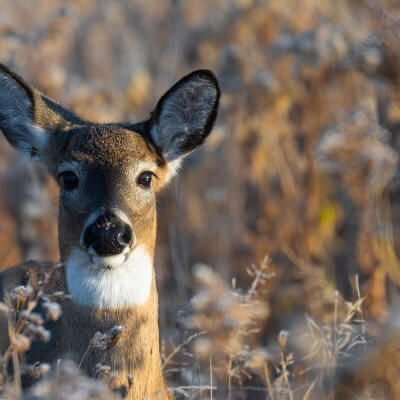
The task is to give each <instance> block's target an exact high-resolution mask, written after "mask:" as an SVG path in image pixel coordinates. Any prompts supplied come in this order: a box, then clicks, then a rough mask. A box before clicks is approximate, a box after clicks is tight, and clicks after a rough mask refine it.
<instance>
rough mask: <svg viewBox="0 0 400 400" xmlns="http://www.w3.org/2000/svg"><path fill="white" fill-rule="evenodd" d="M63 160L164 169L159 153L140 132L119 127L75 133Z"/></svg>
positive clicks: (92, 128) (66, 147)
mask: <svg viewBox="0 0 400 400" xmlns="http://www.w3.org/2000/svg"><path fill="white" fill-rule="evenodd" d="M67 143H68V144H67V146H65V148H64V150H63V151H62V153H63V154H62V155H61V157H60V160H65V159H72V160H75V161H78V162H80V161H83V162H87V163H96V164H99V165H100V164H103V165H107V166H108V167H113V166H115V167H117V166H118V167H120V166H121V165H122V166H123V165H127V167H128V166H129V168H131V167H132V166H134V165H136V164H137V165H139V164H146V163H147V164H148V165H150V164H154V165H155V166H156V167H157V166H161V165H162V162H161V161H160V159H159V157H158V155H157V153H156V152H155V151H154V150H153V149H152V148H151V145H150V144H148V143H147V142H146V140H145V139H144V138H143V137H142V136H141V135H140V134H139V133H137V132H134V131H128V130H125V129H123V128H120V127H112V126H111V127H109V126H105V127H103V126H96V127H89V128H81V129H78V130H76V131H72V133H71V134H70V137H69V138H67Z"/></svg>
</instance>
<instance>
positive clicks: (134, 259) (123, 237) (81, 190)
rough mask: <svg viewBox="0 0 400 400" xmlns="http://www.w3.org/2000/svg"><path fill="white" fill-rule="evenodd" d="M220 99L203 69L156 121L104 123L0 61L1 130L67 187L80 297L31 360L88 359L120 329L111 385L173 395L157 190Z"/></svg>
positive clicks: (111, 358)
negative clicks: (159, 269) (163, 317)
mask: <svg viewBox="0 0 400 400" xmlns="http://www.w3.org/2000/svg"><path fill="white" fill-rule="evenodd" d="M219 95H220V93H219V88H218V83H217V80H216V78H215V77H214V75H213V74H212V73H211V72H210V71H207V70H198V71H194V72H192V73H191V74H189V75H187V76H185V77H184V78H183V79H181V80H180V81H179V82H178V83H176V84H175V85H174V86H173V87H172V88H171V89H170V90H169V91H168V92H167V93H166V94H165V95H164V96H163V97H162V98H161V99H160V100H159V102H158V104H157V106H156V108H155V110H154V111H153V112H152V113H151V117H150V118H149V119H148V120H146V121H144V122H139V123H135V124H128V123H115V124H96V123H92V122H88V121H84V120H82V119H80V118H78V117H77V116H75V115H74V114H73V113H72V112H70V111H68V110H66V109H65V108H64V107H62V106H60V105H59V104H57V103H56V102H54V101H53V100H50V99H49V98H48V97H46V96H44V95H43V94H42V93H40V92H39V91H37V90H36V89H33V88H31V87H30V86H28V85H27V84H26V83H25V82H24V81H23V80H22V79H21V78H20V77H19V76H17V75H16V74H15V73H13V72H11V71H10V70H9V69H8V68H7V67H5V66H3V65H0V128H1V130H2V131H3V133H4V135H5V137H6V138H7V140H8V141H9V142H10V143H11V145H13V146H14V147H15V148H16V149H17V150H19V151H20V152H21V153H23V154H24V155H25V156H27V157H29V158H30V159H34V160H38V161H40V162H41V163H43V164H44V165H45V166H46V167H47V168H48V170H49V173H50V174H51V175H53V176H54V177H55V178H56V179H57V181H58V182H59V185H60V201H59V220H58V226H59V246H60V255H61V261H62V262H63V263H64V265H65V268H64V269H62V272H61V278H60V281H61V282H60V288H61V289H65V291H66V292H68V293H69V295H70V298H69V299H66V300H64V301H63V304H62V307H63V313H62V317H61V319H60V321H59V323H58V325H57V327H58V328H57V329H56V331H55V332H54V333H53V334H54V339H53V340H52V343H51V346H48V348H46V349H45V350H43V347H41V350H40V351H39V350H37V351H35V348H34V347H33V348H32V349H31V351H30V353H29V357H30V361H31V362H33V361H41V362H43V361H46V362H52V361H55V360H57V359H59V358H63V356H64V355H68V356H69V357H72V358H74V359H75V360H76V361H79V360H80V359H81V358H82V355H83V353H84V352H85V350H86V349H87V348H88V344H89V341H90V339H91V338H92V337H93V335H94V334H95V332H97V331H102V332H104V331H107V330H109V329H110V328H111V327H113V326H114V325H122V326H123V328H124V329H123V332H122V335H121V338H120V340H119V342H118V344H117V345H116V346H114V347H113V348H112V349H110V350H109V351H107V358H106V359H104V360H103V363H105V364H108V365H110V366H111V367H112V369H113V370H115V371H117V376H116V378H115V379H114V380H113V388H117V389H118V388H129V389H126V390H125V391H128V393H127V398H129V399H156V398H157V399H167V398H168V399H170V398H172V397H173V396H172V395H171V394H170V392H169V391H168V388H167V386H166V384H165V380H164V377H163V374H162V369H161V360H160V349H159V328H158V297H157V288H156V280H155V271H154V250H155V241H156V203H155V196H156V193H157V192H158V191H159V190H160V189H161V188H162V187H163V186H164V185H165V184H166V183H167V182H168V181H169V180H170V179H171V177H172V176H173V175H174V174H175V172H176V170H177V168H178V166H179V163H180V161H181V159H182V157H184V156H185V155H187V154H188V153H190V152H191V151H192V150H193V149H194V148H195V147H197V146H198V145H200V144H202V143H203V141H204V140H205V139H206V137H207V135H208V134H209V133H210V131H211V128H212V126H213V123H214V121H215V118H216V115H217V109H218V102H219ZM24 274H25V271H23V268H21V267H15V268H12V269H9V270H7V271H5V272H4V273H3V274H2V275H1V276H0V289H1V287H3V292H6V291H7V289H9V288H10V287H12V286H15V285H18V284H20V282H21V279H23V275H24ZM3 295H4V294H3ZM1 329H4V327H3V328H2V327H0V330H1ZM97 362H98V358H97V357H96V356H95V355H94V354H92V353H91V354H89V355H88V356H87V357H85V359H84V360H83V361H82V368H83V370H84V371H85V373H87V374H88V375H93V373H94V367H95V363H97ZM128 375H130V376H131V377H132V378H133V384H132V379H131V377H129V379H128ZM128 380H130V381H131V382H128Z"/></svg>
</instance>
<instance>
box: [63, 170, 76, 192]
mask: <svg viewBox="0 0 400 400" xmlns="http://www.w3.org/2000/svg"><path fill="white" fill-rule="evenodd" d="M58 181H59V182H60V185H61V186H62V187H63V189H64V190H67V191H71V190H74V189H76V188H77V187H78V185H79V178H78V177H77V176H76V174H75V173H74V172H72V171H64V172H61V174H59V175H58Z"/></svg>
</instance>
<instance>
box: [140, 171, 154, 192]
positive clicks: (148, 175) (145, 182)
mask: <svg viewBox="0 0 400 400" xmlns="http://www.w3.org/2000/svg"><path fill="white" fill-rule="evenodd" d="M153 175H154V173H153V172H151V171H144V172H142V173H141V174H140V175H139V176H138V178H137V180H136V182H137V184H138V185H140V186H142V187H144V188H146V189H147V188H149V187H150V186H151V181H152V179H153Z"/></svg>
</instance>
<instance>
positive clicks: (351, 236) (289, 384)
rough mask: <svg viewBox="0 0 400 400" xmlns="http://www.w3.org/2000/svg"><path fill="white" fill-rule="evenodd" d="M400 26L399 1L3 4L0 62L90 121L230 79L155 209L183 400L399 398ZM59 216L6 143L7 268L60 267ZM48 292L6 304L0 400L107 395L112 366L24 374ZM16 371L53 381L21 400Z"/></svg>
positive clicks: (48, 0)
mask: <svg viewBox="0 0 400 400" xmlns="http://www.w3.org/2000/svg"><path fill="white" fill-rule="evenodd" d="M399 24H400V8H399V5H398V2H397V1H395V0H365V1H353V0H344V1H341V2H335V1H332V0H320V1H314V0H306V1H303V2H301V6H299V2H298V1H295V0H288V1H285V2H282V1H281V0H269V1H264V0H217V1H214V0H213V1H211V0H204V1H201V2H199V1H197V0H185V1H183V0H170V1H163V0H154V1H152V2H151V4H150V2H148V1H143V0H132V1H123V0H116V1H112V2H105V1H102V0H71V1H68V2H64V1H62V0H37V1H35V3H32V2H27V1H23V0H3V1H2V2H1V5H0V38H1V41H0V60H1V61H2V62H5V63H7V64H9V65H10V66H11V67H12V68H15V69H16V70H17V71H18V72H19V73H21V74H22V75H23V76H25V77H26V78H27V79H28V80H29V81H30V82H32V83H35V85H36V86H38V87H39V89H41V90H43V91H45V92H46V93H47V94H49V95H50V96H52V97H55V98H56V99H57V100H59V101H61V102H63V103H65V104H66V105H68V106H70V107H71V108H73V109H75V110H76V111H77V112H78V113H79V114H80V115H82V116H83V117H86V118H91V119H93V120H96V121H113V120H139V119H141V118H144V117H145V116H146V115H147V114H148V112H149V110H151V108H152V107H153V105H154V101H155V100H156V99H157V98H158V97H159V95H160V94H162V92H163V91H164V90H165V89H166V88H167V87H168V86H169V85H170V84H171V83H172V81H174V80H175V79H177V78H179V77H180V76H181V75H183V74H184V73H186V72H188V71H189V70H191V69H194V68H201V67H206V68H210V69H213V70H214V71H215V72H216V74H217V75H218V77H219V79H220V81H221V87H222V91H223V97H222V102H221V112H220V115H219V118H218V121H217V125H216V127H215V129H214V132H213V134H212V135H211V136H210V138H209V140H208V141H207V143H206V144H205V146H204V148H203V150H202V151H199V152H196V153H194V154H193V156H191V157H190V158H189V160H188V161H187V166H186V167H184V168H183V169H182V171H181V174H180V176H179V178H178V179H176V180H175V181H174V182H173V183H172V185H171V186H172V187H171V188H170V189H169V190H167V191H165V192H164V193H163V194H162V198H161V199H160V201H159V229H158V230H159V232H158V245H157V246H158V247H157V265H156V270H157V274H158V286H159V292H160V298H161V299H162V302H161V304H160V330H161V335H162V349H163V361H164V371H165V373H166V374H167V377H168V380H169V382H170V386H171V388H172V389H171V390H173V391H174V393H175V394H176V396H177V398H189V399H202V400H205V399H213V400H218V399H226V398H232V399H245V398H247V399H256V400H257V399H259V398H260V399H273V400H278V399H321V398H327V399H336V398H340V399H341V400H343V399H347V398H348V399H353V398H354V399H380V398H385V399H397V398H400V387H399V384H398V383H397V382H400V380H399V372H398V367H397V366H398V365H399V362H400V357H399V356H400V354H398V349H397V348H398V346H397V338H398V304H399V296H398V289H397V285H398V284H399V283H400V276H399V271H400V266H399V259H398V254H399V250H400V240H399V239H400V235H399V227H400V207H399V193H400V192H399V188H400V186H399V182H400V181H399V177H400V174H399V166H398V154H399V149H400V140H399V138H400V136H399V134H400V96H399V83H400V74H399V71H400V51H399V49H400V39H399V37H400V36H399V32H400V28H399V26H400V25H399ZM56 214H57V189H56V187H55V185H54V183H53V182H52V181H51V180H50V179H48V178H47V177H46V175H45V173H44V171H42V170H41V169H39V168H38V167H37V166H33V165H28V164H26V163H24V162H23V161H21V159H19V158H18V157H17V156H16V155H15V154H14V153H13V152H12V151H11V150H10V147H9V146H8V144H6V143H5V141H4V140H1V142H0V216H1V224H0V241H1V243H2V247H1V249H0V269H1V270H2V269H5V268H7V267H9V266H11V265H15V264H18V263H21V262H23V261H25V260H27V259H29V258H34V259H38V260H53V261H56V260H57V259H58V252H57V242H56V240H55V238H56V231H57V228H56ZM266 254H268V258H265V255H266ZM262 260H264V261H263V262H262ZM252 265H255V266H254V267H250V269H248V267H249V266H252ZM46 279H47V278H46ZM50 280H51V279H50ZM43 282H45V279H44V281H43ZM58 295H60V296H61V295H62V294H51V290H50V289H49V290H47V289H46V290H42V289H40V288H35V287H32V288H31V287H30V286H27V287H24V288H22V287H20V288H16V289H15V290H14V291H13V293H12V296H11V299H12V300H13V301H12V303H11V304H7V305H1V307H0V311H1V312H2V313H3V315H5V314H4V313H6V314H7V315H8V317H9V318H10V319H9V320H10V323H9V329H10V332H11V337H12V338H13V339H12V343H11V345H10V347H9V349H8V350H6V352H5V353H4V354H3V355H2V363H3V364H2V365H3V368H2V374H1V379H2V382H1V385H2V388H3V392H2V394H1V395H0V397H1V396H2V397H8V398H16V397H18V396H19V397H21V396H26V398H35V397H33V396H37V397H36V398H49V399H50V398H51V399H53V398H78V399H80V398H81V399H83V398H85V399H86V398H110V397H109V396H111V395H110V394H109V393H108V391H107V388H106V386H107V385H106V384H107V382H109V380H110V379H112V374H113V372H112V371H111V370H110V369H109V367H108V366H106V365H99V366H98V376H99V379H98V380H96V381H93V380H90V379H87V378H85V377H83V376H81V375H80V374H79V372H78V369H77V368H76V366H72V365H71V364H70V363H68V362H67V361H62V362H61V363H60V364H59V365H55V366H46V365H45V366H27V365H25V364H24V361H23V353H24V351H26V350H27V348H28V347H29V344H30V341H31V340H32V338H33V337H35V338H41V339H45V340H47V339H48V332H47V331H46V330H45V328H44V326H43V323H45V322H46V321H47V319H48V318H55V317H57V316H58V314H59V310H58V307H57V305H56V304H57V296H58ZM39 299H42V300H41V301H45V302H46V303H47V304H48V305H47V308H46V310H47V313H48V314H46V313H45V314H44V315H37V314H36V313H35V311H33V308H34V306H35V304H36V302H37V301H38V300H39ZM114 333H115V332H114ZM110 335H111V336H110ZM112 337H113V336H112V332H103V333H99V335H98V337H97V338H94V341H93V343H92V344H89V343H88V351H90V346H91V345H97V344H99V345H101V346H102V348H104V350H103V351H107V346H108V345H109V344H110V343H113V340H112ZM117 337H118V335H116V337H115V338H114V339H115V340H117ZM108 340H111V342H108ZM107 343H109V344H107ZM82 357H84V355H82ZM7 360H10V361H11V364H13V365H14V369H15V371H20V372H29V373H31V374H34V375H35V374H36V375H40V374H44V373H46V374H45V375H46V376H45V378H44V379H43V380H41V381H40V383H39V385H38V386H36V387H35V388H34V389H33V392H32V393H31V394H28V393H22V392H21V388H20V382H19V381H20V376H19V372H17V373H15V374H10V371H9V370H8V369H7V368H5V367H4V365H5V364H7ZM99 380H100V381H102V382H103V383H104V382H105V383H106V384H105V385H103V384H101V385H100V384H98V381H99ZM29 396H31V397H29ZM74 396H75V397H74ZM102 396H103V397H102Z"/></svg>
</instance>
